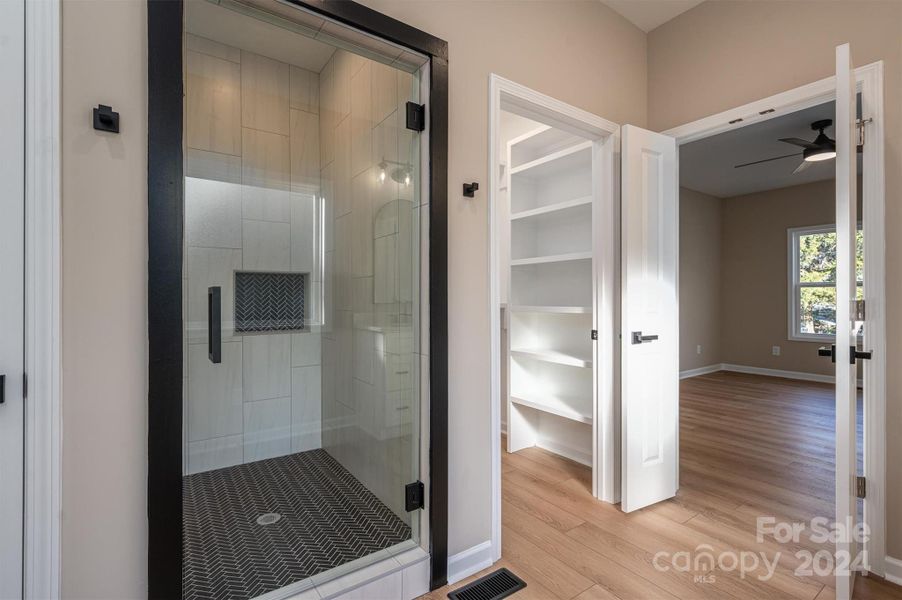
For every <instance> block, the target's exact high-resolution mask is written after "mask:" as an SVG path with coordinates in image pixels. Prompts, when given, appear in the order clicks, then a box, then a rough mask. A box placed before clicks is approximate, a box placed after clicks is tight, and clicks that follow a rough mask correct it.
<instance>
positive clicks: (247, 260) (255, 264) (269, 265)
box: [242, 219, 291, 271]
mask: <svg viewBox="0 0 902 600" xmlns="http://www.w3.org/2000/svg"><path fill="white" fill-rule="evenodd" d="M242 230H243V232H242V233H243V235H242V239H243V250H244V251H243V254H244V269H245V270H247V271H288V270H289V269H290V268H291V225H290V224H288V223H269V222H267V221H250V220H247V219H245V220H244V221H243V224H242Z"/></svg>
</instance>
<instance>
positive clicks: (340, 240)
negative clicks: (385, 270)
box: [332, 214, 353, 310]
mask: <svg viewBox="0 0 902 600" xmlns="http://www.w3.org/2000/svg"><path fill="white" fill-rule="evenodd" d="M351 231H352V228H351V215H350V214H346V215H344V216H341V217H338V218H337V219H335V252H334V256H333V264H332V286H333V287H332V292H333V296H332V301H333V303H334V304H335V308H336V309H341V310H350V309H351V307H352V305H353V299H352V297H351V251H352V250H351V244H352V242H351Z"/></svg>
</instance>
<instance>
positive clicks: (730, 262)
mask: <svg viewBox="0 0 902 600" xmlns="http://www.w3.org/2000/svg"><path fill="white" fill-rule="evenodd" d="M834 195H835V183H834V182H833V180H832V179H831V180H828V181H819V182H817V183H811V184H807V185H798V186H793V187H788V188H782V189H779V190H771V191H768V192H761V193H758V194H748V195H746V196H736V197H734V198H725V199H724V200H723V201H722V206H723V222H722V225H723V229H722V240H723V242H722V243H723V258H722V266H723V270H722V272H721V286H722V287H721V299H722V302H723V304H722V309H721V343H722V345H723V346H722V347H723V355H722V361H721V362H725V363H728V364H734V365H743V366H749V367H764V368H767V369H781V370H784V371H801V372H803V373H818V374H822V375H832V374H833V369H832V368H831V367H832V364H831V363H830V361H829V360H826V359H824V358H821V357H819V356H818V355H817V347H818V346H822V345H823V342H796V341H790V340H789V339H788V331H787V314H788V312H787V311H788V310H789V307H788V304H787V301H788V291H787V285H788V284H787V256H786V253H787V242H786V235H787V233H786V230H787V229H788V228H790V227H804V226H810V225H825V224H829V223H833V222H834V221H835V220H836V219H835V216H836V209H835V203H834ZM772 346H780V356H773V354H772V352H771V348H772Z"/></svg>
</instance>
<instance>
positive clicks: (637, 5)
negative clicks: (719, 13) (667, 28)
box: [601, 0, 704, 33]
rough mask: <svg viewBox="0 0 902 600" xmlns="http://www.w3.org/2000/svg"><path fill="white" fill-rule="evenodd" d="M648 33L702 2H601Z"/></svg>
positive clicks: (659, 0)
mask: <svg viewBox="0 0 902 600" xmlns="http://www.w3.org/2000/svg"><path fill="white" fill-rule="evenodd" d="M601 1H602V2H604V3H605V4H607V5H608V6H609V7H611V8H613V9H614V10H616V11H617V12H618V13H620V14H621V15H623V16H624V17H626V19H627V20H629V21H630V22H631V23H632V24H633V25H635V26H636V27H638V28H639V29H641V30H642V31H644V32H645V33H648V32H649V31H651V30H652V29H654V28H656V27H659V26H661V25H663V24H664V23H666V22H667V21H669V20H671V19H672V18H674V17H676V16H677V15H681V14H683V13H684V12H686V11H687V10H689V9H690V8H693V7H695V6H698V5H699V4H701V3H702V2H703V1H704V0H601Z"/></svg>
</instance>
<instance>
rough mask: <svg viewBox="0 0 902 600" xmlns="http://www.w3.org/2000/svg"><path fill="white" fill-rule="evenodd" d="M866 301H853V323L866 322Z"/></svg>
mask: <svg viewBox="0 0 902 600" xmlns="http://www.w3.org/2000/svg"><path fill="white" fill-rule="evenodd" d="M864 308H865V307H864V300H853V301H852V320H853V321H864V320H865V318H864V315H865V312H864Z"/></svg>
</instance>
